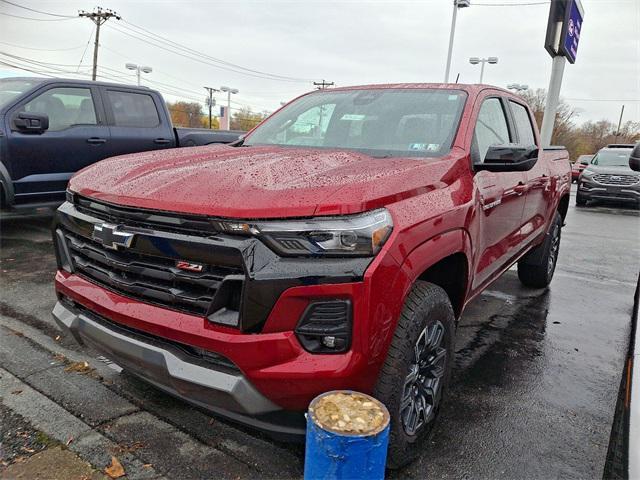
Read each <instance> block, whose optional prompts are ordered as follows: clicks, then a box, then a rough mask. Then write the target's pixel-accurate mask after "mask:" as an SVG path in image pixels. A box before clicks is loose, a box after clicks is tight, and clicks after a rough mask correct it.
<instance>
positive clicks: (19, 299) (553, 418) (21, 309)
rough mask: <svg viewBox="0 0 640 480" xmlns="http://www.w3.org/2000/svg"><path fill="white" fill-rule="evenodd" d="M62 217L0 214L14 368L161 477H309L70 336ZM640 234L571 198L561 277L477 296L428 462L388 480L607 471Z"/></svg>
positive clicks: (5, 328)
mask: <svg viewBox="0 0 640 480" xmlns="http://www.w3.org/2000/svg"><path fill="white" fill-rule="evenodd" d="M50 220H51V219H50V217H47V216H46V215H45V216H34V217H30V218H17V219H9V220H3V221H2V222H0V241H1V243H0V261H1V264H0V268H1V276H0V284H1V288H0V368H2V369H5V370H6V371H7V372H9V373H10V374H11V375H13V376H15V377H16V378H17V379H18V380H17V381H21V382H24V383H25V384H27V385H29V386H30V387H31V388H33V389H34V390H36V391H37V392H40V393H41V394H43V395H44V396H46V397H47V398H48V399H50V400H52V401H54V402H55V403H57V404H58V405H61V406H62V407H63V408H64V409H66V410H67V411H68V412H70V413H71V414H72V415H74V416H76V417H77V418H79V419H81V420H82V421H83V422H85V423H86V424H87V425H88V426H89V427H88V428H90V429H93V430H95V431H98V432H100V434H101V435H104V436H105V437H106V438H108V439H109V440H110V441H112V442H114V443H115V444H117V445H119V446H120V447H121V448H124V449H125V450H126V451H127V452H128V453H127V454H128V455H129V456H131V458H133V457H135V458H136V459H138V460H140V462H142V463H144V464H145V465H153V468H154V469H155V470H154V471H155V472H156V473H157V474H158V475H166V476H168V477H169V478H200V477H204V476H215V477H217V476H230V477H235V478H250V477H265V478H266V477H270V478H274V477H279V478H290V477H299V476H301V474H302V460H303V450H302V447H301V446H300V445H295V444H286V443H281V442H276V441H273V440H271V439H269V438H268V437H266V436H264V435H262V434H260V433H258V432H254V431H252V430H250V429H247V428H243V427H239V426H236V425H234V424H232V423H229V422H227V421H225V420H222V419H219V418H216V417H215V416H211V415H209V414H208V413H206V412H202V411H200V410H196V409H194V408H191V407H189V406H188V405H186V404H184V403H183V402H180V401H178V400H175V399H173V398H171V397H169V396H167V395H165V394H163V393H161V392H158V391H157V390H155V389H153V388H151V387H149V386H147V385H145V384H144V383H142V382H140V381H138V380H136V379H133V378H131V377H129V376H127V375H126V374H123V373H118V372H117V371H115V370H113V369H112V368H109V367H108V366H107V365H105V364H104V363H103V362H101V361H100V360H99V359H98V358H97V356H96V355H95V353H93V352H91V351H90V350H86V349H84V348H82V347H79V346H77V345H75V344H74V343H73V342H72V341H69V340H67V339H64V338H58V331H57V329H56V327H55V326H54V324H53V321H52V320H51V318H50V311H51V308H52V307H53V304H54V302H55V295H54V293H53V288H52V278H53V273H54V271H55V258H54V255H53V253H52V249H51V240H50V234H49V223H50ZM639 240H640V211H638V210H636V209H630V208H624V207H622V206H614V205H596V206H589V207H585V208H576V207H575V201H574V199H573V198H572V201H571V206H570V209H569V213H568V216H567V225H566V226H565V228H564V229H563V230H562V241H561V248H560V256H559V263H558V267H557V270H556V274H555V278H554V280H553V282H552V284H551V287H550V288H549V289H547V290H532V289H526V288H524V287H522V286H521V285H520V283H519V282H518V279H517V275H516V273H515V271H514V270H513V269H512V270H510V271H509V272H507V273H506V274H505V275H504V276H503V277H502V278H500V279H499V280H498V281H496V282H495V283H494V284H493V285H492V286H491V287H490V288H489V289H488V290H487V291H486V292H485V293H484V294H482V295H481V296H480V297H478V298H477V299H476V300H474V301H473V302H472V303H471V304H470V305H469V306H468V308H467V310H466V312H465V314H464V315H463V318H462V319H461V321H460V325H459V327H458V332H457V341H456V366H455V371H454V379H453V382H452V387H451V389H450V392H449V397H448V400H447V403H446V404H445V405H444V406H443V409H442V416H441V419H440V423H439V425H438V426H437V428H436V431H435V435H434V437H433V439H432V441H431V443H430V444H429V445H428V447H427V448H426V449H425V450H424V452H423V453H422V454H421V456H420V458H419V459H418V461H416V462H415V463H414V464H412V465H410V466H409V467H407V468H405V469H404V470H401V471H399V472H390V474H389V476H390V477H392V478H405V477H408V478H540V479H547V478H558V477H562V478H602V471H603V466H604V461H605V456H606V451H607V444H608V440H609V434H610V429H611V423H612V419H613V414H614V408H615V401H616V396H617V391H618V386H619V382H620V377H621V374H622V369H623V360H624V355H625V351H626V348H627V343H628V336H629V325H630V315H631V308H632V305H633V294H634V290H635V284H636V281H637V279H638V274H639V271H640V246H639ZM61 351H63V352H66V355H67V357H70V356H74V357H77V358H81V359H86V360H87V361H88V362H89V363H90V364H91V365H92V366H93V367H95V368H96V371H95V373H93V374H91V375H78V374H70V373H67V372H66V370H65V369H64V365H65V362H67V363H68V360H65V359H62V360H61V358H60V356H55V354H56V353H60V352H61ZM18 352H19V353H18ZM0 400H1V399H0ZM25 428H26V427H25ZM176 444H179V445H181V448H178V449H176V448H175V446H176ZM131 445H135V446H136V448H133V449H132V447H131ZM120 447H119V448H120ZM127 449H129V450H127ZM94 450H95V449H94ZM92 455H93V456H92ZM203 456H204V457H206V459H208V460H206V461H205V459H204V458H203ZM85 459H88V460H89V461H93V463H94V464H97V463H99V462H101V461H103V459H104V461H107V460H108V455H106V456H105V454H104V452H95V451H93V450H91V451H89V453H87V456H85ZM127 465H128V464H127V463H125V467H127ZM98 466H99V465H98ZM132 471H133V470H132Z"/></svg>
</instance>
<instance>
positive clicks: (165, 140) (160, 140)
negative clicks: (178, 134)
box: [153, 138, 171, 145]
mask: <svg viewBox="0 0 640 480" xmlns="http://www.w3.org/2000/svg"><path fill="white" fill-rule="evenodd" d="M153 143H156V144H158V145H166V144H167V143H171V140H169V139H168V138H156V139H155V140H154V141H153Z"/></svg>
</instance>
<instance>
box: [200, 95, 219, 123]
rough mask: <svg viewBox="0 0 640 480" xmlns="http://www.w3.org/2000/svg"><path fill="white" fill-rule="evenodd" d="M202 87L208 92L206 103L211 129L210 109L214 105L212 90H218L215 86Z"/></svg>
mask: <svg viewBox="0 0 640 480" xmlns="http://www.w3.org/2000/svg"><path fill="white" fill-rule="evenodd" d="M204 89H205V90H206V91H207V92H209V97H208V98H207V105H209V130H211V127H212V123H211V109H212V108H213V107H214V106H215V104H216V101H215V100H214V98H213V92H219V91H220V90H218V89H217V88H211V87H204Z"/></svg>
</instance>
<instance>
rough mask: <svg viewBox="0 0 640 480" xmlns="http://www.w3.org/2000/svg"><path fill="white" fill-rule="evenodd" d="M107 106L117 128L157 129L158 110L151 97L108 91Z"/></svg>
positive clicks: (158, 120)
mask: <svg viewBox="0 0 640 480" xmlns="http://www.w3.org/2000/svg"><path fill="white" fill-rule="evenodd" d="M107 92H108V98H109V104H110V105H111V110H112V111H113V117H114V121H115V124H116V126H117V127H157V126H158V125H160V118H159V117H158V110H157V109H156V104H155V102H154V101H153V98H152V97H151V95H147V94H145V93H131V92H120V91H117V90H108V91H107Z"/></svg>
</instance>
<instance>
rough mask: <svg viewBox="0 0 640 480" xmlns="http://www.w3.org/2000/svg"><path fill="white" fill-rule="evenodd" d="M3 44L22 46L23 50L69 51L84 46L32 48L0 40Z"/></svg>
mask: <svg viewBox="0 0 640 480" xmlns="http://www.w3.org/2000/svg"><path fill="white" fill-rule="evenodd" d="M0 43H1V44H3V45H7V46H9V47H15V48H24V49H25V50H35V51H38V52H69V51H71V50H78V49H79V48H82V47H84V45H79V46H77V47H70V48H34V47H25V46H24V45H16V44H15V43H8V42H0Z"/></svg>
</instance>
